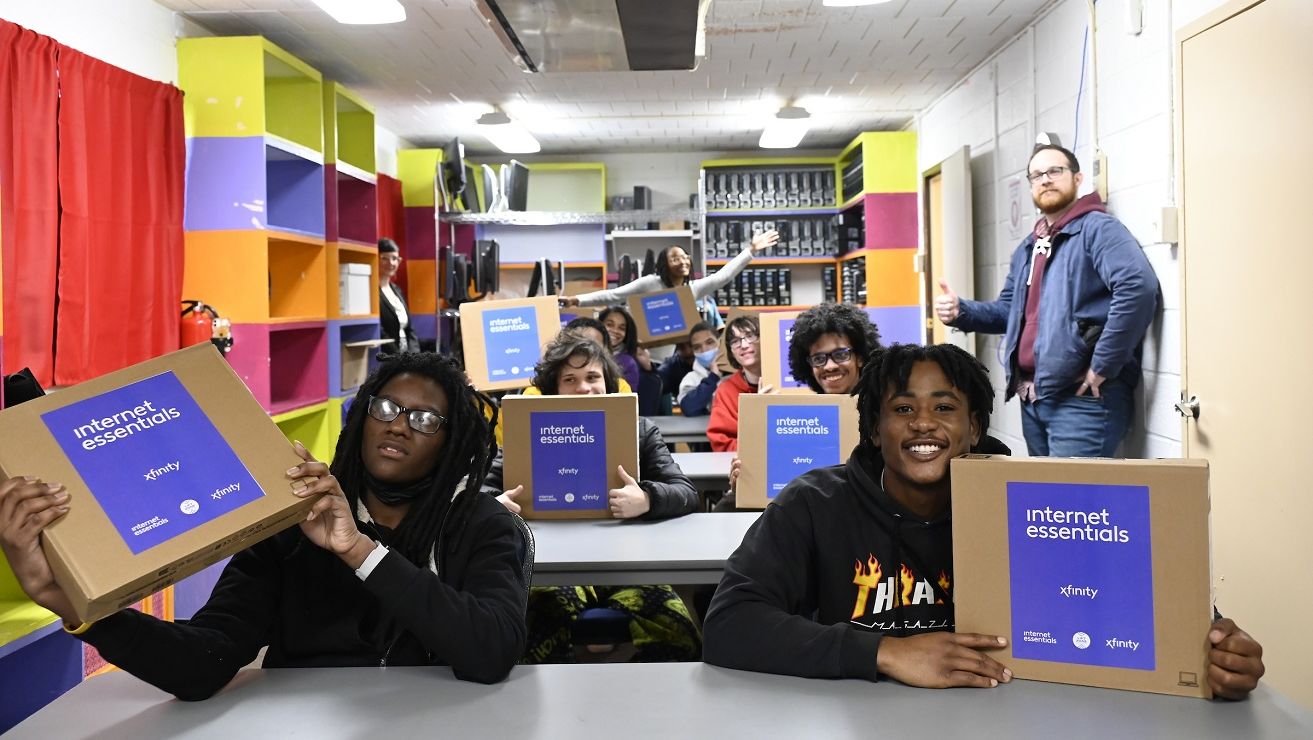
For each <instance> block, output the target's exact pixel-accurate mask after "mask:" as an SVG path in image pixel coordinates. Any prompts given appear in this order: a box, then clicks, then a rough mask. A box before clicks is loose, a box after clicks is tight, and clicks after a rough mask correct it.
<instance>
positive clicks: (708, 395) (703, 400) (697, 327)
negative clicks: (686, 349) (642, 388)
mask: <svg viewBox="0 0 1313 740" xmlns="http://www.w3.org/2000/svg"><path fill="white" fill-rule="evenodd" d="M689 343H690V344H691V345H692V347H693V358H694V360H693V369H692V370H691V371H689V373H688V375H685V376H684V379H683V380H681V381H680V382H679V392H678V393H677V394H675V401H676V402H677V403H678V404H679V409H680V411H683V412H684V416H705V415H706V414H707V410H708V409H709V408H710V407H711V399H712V398H713V397H714V396H715V395H716V386H717V385H719V384H720V372H719V371H718V370H717V369H716V357H718V356H719V355H720V342H719V340H717V339H716V332H714V331H712V329H711V327H710V326H707V324H706V323H705V322H699V323H697V324H694V325H693V331H692V333H691V334H689Z"/></svg>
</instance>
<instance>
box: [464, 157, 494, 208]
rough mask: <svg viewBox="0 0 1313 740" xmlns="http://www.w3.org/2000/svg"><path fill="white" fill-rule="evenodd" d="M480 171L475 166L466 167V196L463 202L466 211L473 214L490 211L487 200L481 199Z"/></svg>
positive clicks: (468, 165)
mask: <svg viewBox="0 0 1313 740" xmlns="http://www.w3.org/2000/svg"><path fill="white" fill-rule="evenodd" d="M479 177H480V175H479V171H478V170H477V169H475V168H474V165H472V164H467V165H465V195H464V196H462V197H461V200H462V201H463V202H464V204H465V210H467V211H470V212H471V213H481V212H483V211H486V210H488V205H487V199H486V198H483V199H480V198H479V185H478V183H479Z"/></svg>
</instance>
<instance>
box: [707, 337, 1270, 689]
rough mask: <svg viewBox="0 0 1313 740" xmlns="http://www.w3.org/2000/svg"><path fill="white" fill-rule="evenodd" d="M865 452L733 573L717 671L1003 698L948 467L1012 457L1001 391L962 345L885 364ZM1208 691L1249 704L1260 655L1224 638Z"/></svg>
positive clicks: (754, 533)
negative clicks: (964, 558) (996, 692)
mask: <svg viewBox="0 0 1313 740" xmlns="http://www.w3.org/2000/svg"><path fill="white" fill-rule="evenodd" d="M857 390H858V393H859V397H858V413H859V416H858V426H859V428H860V430H861V437H862V442H861V443H860V444H859V445H858V446H857V448H855V449H854V450H853V453H852V455H851V456H850V457H849V458H848V461H847V463H845V464H844V465H838V466H834V467H830V468H821V469H817V470H813V471H810V472H808V473H805V474H803V475H801V476H799V477H798V478H797V479H795V480H794V481H793V482H792V483H790V484H789V486H788V487H787V488H785V489H784V491H782V492H781V493H780V495H779V497H778V498H776V499H775V501H774V503H773V504H772V505H771V506H768V507H766V511H765V512H764V513H763V514H762V516H761V519H759V520H758V521H757V523H756V524H754V525H753V527H752V528H751V529H750V530H748V533H747V535H746V536H745V537H744V539H743V544H742V545H741V546H740V547H739V549H738V550H737V551H736V552H735V553H734V555H732V556H731V557H730V559H729V561H728V563H726V567H725V575H724V577H723V578H722V579H721V582H720V587H719V589H717V591H716V595H715V597H714V598H713V599H712V602H711V608H710V611H709V612H708V614H707V619H706V623H705V625H704V644H703V657H704V659H705V660H706V661H707V662H709V663H714V664H716V665H723V666H726V667H729V668H740V669H746V670H754V671H764V672H768V673H782V674H789V675H797V676H804V677H815V678H866V679H869V680H872V681H874V680H877V679H879V678H894V679H897V680H899V681H902V682H904V683H907V684H910V685H913V686H925V687H934V688H945V687H950V686H976V687H992V686H997V685H998V684H999V683H1006V682H1007V681H1010V680H1011V678H1012V673H1011V671H1010V670H1008V669H1007V668H1005V667H1004V666H1003V665H1002V664H1000V663H999V662H998V661H996V660H994V659H993V658H991V657H989V656H988V655H987V654H986V653H985V652H983V651H987V650H990V649H996V648H999V647H1002V646H1004V645H1006V644H1007V642H1006V639H1005V638H1002V637H998V636H993V635H979V634H957V633H954V632H953V631H952V630H953V626H954V622H953V597H952V593H953V580H952V579H953V552H952V545H953V539H952V521H951V518H950V513H951V512H950V508H949V500H950V484H951V481H950V478H949V474H948V472H949V460H951V459H952V458H954V457H956V456H958V455H961V454H963V453H966V452H969V451H976V452H984V453H990V454H1007V453H1008V452H1009V450H1008V449H1007V447H1006V446H1004V445H1003V444H1002V443H1001V442H999V441H998V440H995V439H993V438H991V437H987V436H986V435H985V432H986V431H987V430H988V429H989V412H990V409H991V408H992V407H993V396H994V391H993V388H992V386H991V385H990V383H989V378H988V376H987V375H986V372H985V368H984V367H983V366H982V365H981V364H980V363H979V362H978V361H977V360H976V359H975V358H974V357H972V356H971V355H969V354H967V353H966V352H964V351H962V350H961V349H959V348H957V347H954V346H952V345H936V346H929V347H922V346H918V345H894V346H892V347H889V348H885V349H880V350H876V351H875V352H874V353H873V354H872V355H871V357H870V359H869V360H868V362H867V363H866V366H865V368H864V372H863V374H862V379H861V382H860V384H859V385H858V389H857ZM1208 639H1209V642H1210V643H1211V644H1212V645H1213V650H1212V652H1211V659H1212V665H1211V667H1210V669H1209V681H1210V683H1211V684H1212V687H1213V691H1214V693H1216V694H1217V695H1219V696H1223V697H1227V698H1242V697H1243V696H1245V695H1246V694H1248V693H1249V691H1252V690H1253V688H1254V687H1255V686H1256V685H1257V682H1258V678H1259V677H1260V676H1262V674H1263V663H1262V648H1261V647H1260V646H1259V645H1258V643H1257V642H1255V641H1254V640H1253V638H1251V637H1249V635H1247V634H1245V633H1244V632H1243V631H1241V630H1239V629H1238V628H1236V626H1235V624H1234V623H1232V622H1231V621H1230V620H1221V619H1219V620H1218V621H1217V622H1215V623H1214V624H1213V627H1212V629H1211V630H1210V631H1209V634H1208Z"/></svg>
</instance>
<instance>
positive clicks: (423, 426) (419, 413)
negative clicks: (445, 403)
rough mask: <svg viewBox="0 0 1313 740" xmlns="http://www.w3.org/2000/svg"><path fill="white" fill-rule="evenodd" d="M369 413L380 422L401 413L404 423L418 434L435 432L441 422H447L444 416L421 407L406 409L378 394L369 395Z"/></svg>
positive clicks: (391, 418) (392, 418) (394, 417)
mask: <svg viewBox="0 0 1313 740" xmlns="http://www.w3.org/2000/svg"><path fill="white" fill-rule="evenodd" d="M368 411H369V415H370V416H372V417H374V418H375V419H378V420H379V421H382V422H390V421H393V420H395V419H396V418H397V417H398V416H401V415H402V414H405V415H406V423H407V424H409V425H410V428H411V429H414V430H415V431H417V432H419V433H420V434H437V433H438V430H439V429H441V428H442V425H443V424H446V423H447V419H446V417H444V416H439V415H438V414H436V413H434V412H432V411H425V410H423V409H408V408H406V407H405V406H402V405H401V404H399V403H397V402H396V401H393V400H392V399H390V398H379V397H378V396H370V397H369V409H368Z"/></svg>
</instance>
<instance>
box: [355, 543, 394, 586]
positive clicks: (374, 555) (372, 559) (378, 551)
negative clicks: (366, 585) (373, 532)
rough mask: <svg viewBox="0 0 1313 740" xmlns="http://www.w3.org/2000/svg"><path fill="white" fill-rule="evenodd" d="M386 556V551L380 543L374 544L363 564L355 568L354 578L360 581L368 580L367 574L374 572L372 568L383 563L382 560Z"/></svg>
mask: <svg viewBox="0 0 1313 740" xmlns="http://www.w3.org/2000/svg"><path fill="white" fill-rule="evenodd" d="M387 554H388V549H387V548H386V547H384V546H383V545H382V544H380V543H375V546H374V550H373V552H371V553H369V554H368V555H366V556H365V562H363V563H361V564H360V567H359V568H356V578H359V579H360V580H362V581H363V580H365V579H366V578H368V577H369V574H370V573H373V572H374V568H375V567H377V566H378V564H379V563H381V562H383V558H384V557H386V556H387Z"/></svg>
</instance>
